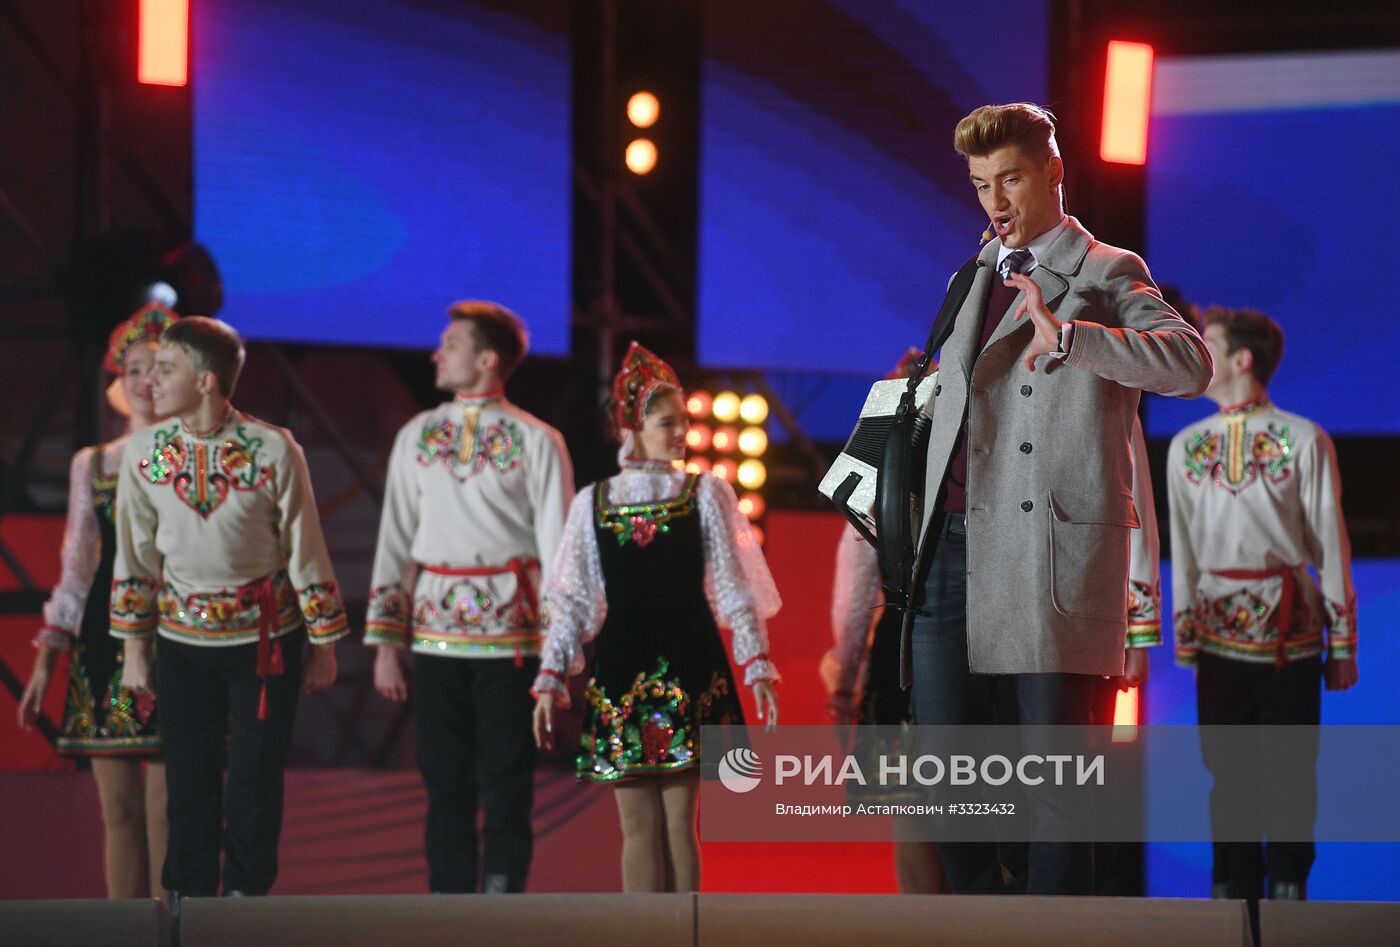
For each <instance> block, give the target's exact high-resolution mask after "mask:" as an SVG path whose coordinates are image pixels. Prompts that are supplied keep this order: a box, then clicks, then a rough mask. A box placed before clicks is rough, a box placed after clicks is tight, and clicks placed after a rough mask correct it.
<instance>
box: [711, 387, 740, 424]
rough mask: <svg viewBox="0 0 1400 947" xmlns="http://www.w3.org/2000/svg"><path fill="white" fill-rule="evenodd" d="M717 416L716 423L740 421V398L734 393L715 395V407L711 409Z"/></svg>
mask: <svg viewBox="0 0 1400 947" xmlns="http://www.w3.org/2000/svg"><path fill="white" fill-rule="evenodd" d="M710 410H711V411H713V412H714V414H715V420H716V421H723V422H725V423H726V424H728V423H730V422H731V421H737V420H738V419H739V396H738V395H736V394H735V393H734V392H732V391H721V392H720V393H719V394H717V395H715V402H714V405H713V406H711V408H710Z"/></svg>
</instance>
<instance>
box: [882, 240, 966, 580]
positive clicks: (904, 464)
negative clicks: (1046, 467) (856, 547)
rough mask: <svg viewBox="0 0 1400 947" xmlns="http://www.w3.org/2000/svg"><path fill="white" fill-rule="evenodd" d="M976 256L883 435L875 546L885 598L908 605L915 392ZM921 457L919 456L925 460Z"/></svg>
mask: <svg viewBox="0 0 1400 947" xmlns="http://www.w3.org/2000/svg"><path fill="white" fill-rule="evenodd" d="M978 265H979V263H978V259H977V257H976V256H974V257H972V259H970V260H968V261H967V262H966V263H964V264H963V265H962V267H961V268H959V270H958V272H957V273H956V274H955V275H954V276H953V279H952V282H950V283H949V284H948V292H947V294H946V295H944V297H943V305H942V306H940V307H939V310H938V315H937V317H935V318H934V320H933V329H932V331H931V332H929V336H928V342H927V343H926V344H925V345H924V354H923V355H922V356H921V357H920V358H919V361H918V364H917V365H916V366H915V368H914V374H913V375H911V376H910V378H909V384H908V386H907V387H906V388H905V389H904V394H903V395H902V396H901V397H900V401H899V407H898V408H897V409H896V411H895V415H894V422H893V424H892V425H891V427H890V432H889V435H888V436H887V437H886V439H885V449H884V455H883V462H882V463H881V464H880V469H879V472H878V474H877V475H876V481H875V483H876V486H875V510H874V513H875V523H876V532H877V537H878V540H879V543H878V545H877V547H876V548H877V550H878V553H879V560H880V573H881V577H882V580H883V583H882V584H883V585H884V587H885V593H886V601H887V603H888V604H891V605H894V606H895V607H897V608H908V607H909V604H910V600H911V597H912V594H913V591H914V590H913V588H912V586H913V581H914V567H915V559H916V555H917V550H916V548H915V539H916V537H915V535H914V531H915V529H916V526H915V524H916V523H919V522H921V521H922V517H921V516H920V515H919V514H920V512H921V511H920V508H919V505H918V504H919V499H918V494H919V489H918V488H921V487H922V486H923V484H914V483H911V482H910V481H911V479H912V477H911V474H912V472H913V471H914V469H915V468H917V469H919V470H922V469H923V464H922V463H917V462H916V459H915V458H914V457H913V450H914V439H915V438H914V435H915V425H916V423H917V421H918V418H917V412H916V411H915V410H914V397H915V393H916V392H917V390H918V387H919V382H920V381H922V380H923V377H924V373H925V372H926V371H927V370H928V366H929V362H930V361H932V359H933V353H934V352H936V351H938V349H939V348H940V347H941V346H942V345H943V343H944V342H946V341H947V339H948V336H950V335H951V334H952V332H953V324H954V321H955V320H956V319H957V315H958V310H959V309H961V308H962V304H963V301H964V300H965V299H967V294H968V292H969V291H970V290H971V289H972V280H973V278H974V277H975V276H976V275H977V267H978ZM921 459H922V458H920V460H921Z"/></svg>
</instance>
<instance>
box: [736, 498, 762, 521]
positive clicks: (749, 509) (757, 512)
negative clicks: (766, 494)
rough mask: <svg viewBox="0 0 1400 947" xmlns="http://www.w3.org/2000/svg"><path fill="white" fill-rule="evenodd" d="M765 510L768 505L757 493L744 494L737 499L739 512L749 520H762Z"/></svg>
mask: <svg viewBox="0 0 1400 947" xmlns="http://www.w3.org/2000/svg"><path fill="white" fill-rule="evenodd" d="M767 509H768V505H767V504H766V503H764V502H763V497H761V496H759V495H758V494H757V493H745V494H744V495H743V496H741V497H740V498H739V512H740V513H743V514H744V515H745V516H747V517H748V518H749V519H751V520H756V519H760V518H762V516H763V514H764V512H765V511H766V510H767Z"/></svg>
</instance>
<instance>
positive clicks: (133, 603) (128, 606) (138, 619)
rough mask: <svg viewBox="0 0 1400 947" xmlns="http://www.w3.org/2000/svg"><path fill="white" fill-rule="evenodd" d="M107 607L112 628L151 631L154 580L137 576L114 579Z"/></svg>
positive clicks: (154, 607) (154, 592)
mask: <svg viewBox="0 0 1400 947" xmlns="http://www.w3.org/2000/svg"><path fill="white" fill-rule="evenodd" d="M108 607H109V609H110V611H111V616H110V621H111V623H112V628H113V629H114V630H116V631H125V632H131V633H142V632H148V631H151V630H152V627H153V626H154V624H155V617H156V584H155V582H153V581H151V580H150V579H138V578H131V579H120V580H117V581H114V582H113V583H112V596H111V599H110V600H109V605H108Z"/></svg>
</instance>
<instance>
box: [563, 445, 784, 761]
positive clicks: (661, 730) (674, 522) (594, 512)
mask: <svg viewBox="0 0 1400 947" xmlns="http://www.w3.org/2000/svg"><path fill="white" fill-rule="evenodd" d="M615 487H616V488H619V493H620V494H621V495H620V496H619V495H616V494H614V493H613V489H614V488H615ZM735 502H736V501H735V497H734V493H733V491H732V490H731V489H730V488H729V486H728V485H727V484H725V483H723V482H721V481H718V480H716V479H715V478H714V477H711V476H709V475H708V474H694V473H692V474H686V473H684V472H681V471H676V470H673V469H672V468H669V467H661V468H659V469H657V468H656V467H655V466H652V467H651V468H650V469H648V468H647V467H643V466H638V467H632V468H627V467H625V468H624V470H623V473H622V474H620V475H619V476H618V477H614V478H611V479H610V480H607V481H603V482H600V483H597V484H594V485H593V486H592V487H590V488H588V489H587V490H585V491H583V492H582V493H580V494H579V496H578V498H577V499H576V500H575V501H574V508H573V509H572V510H571V511H570V515H569V524H568V525H567V526H566V529H565V538H564V541H563V543H562V552H561V555H560V557H559V561H558V563H557V564H556V569H555V573H556V574H555V575H553V576H551V577H550V579H549V582H548V584H547V587H546V593H545V600H546V606H547V612H548V616H549V617H548V623H549V628H548V631H547V634H548V638H547V640H546V645H545V649H544V654H543V655H542V656H541V664H542V671H541V675H540V678H539V679H538V681H537V689H543V688H548V689H552V690H554V691H555V692H556V693H558V692H561V691H562V687H561V686H560V682H562V680H563V677H564V672H565V671H566V670H567V671H576V670H581V669H582V663H583V662H582V657H581V646H582V643H583V642H584V641H586V640H588V639H589V638H592V637H594V635H595V634H596V636H597V644H596V647H595V650H594V657H593V664H592V675H591V679H590V680H589V682H588V686H587V688H586V690H585V692H584V701H585V705H584V720H583V734H582V739H581V744H580V748H579V754H578V760H577V768H578V775H579V778H581V779H588V780H592V781H594V782H614V781H617V780H620V779H625V778H628V777H633V776H645V775H651V774H658V773H666V772H674V771H678V770H682V769H686V768H689V767H692V766H695V765H696V764H697V763H699V750H700V729H699V728H700V727H702V726H708V725H723V724H730V725H741V724H742V723H743V720H744V716H743V710H742V708H741V706H740V702H739V694H738V685H737V684H736V682H735V676H734V673H733V672H732V671H731V669H730V662H729V657H728V656H727V655H726V654H725V647H724V639H723V638H722V637H721V635H720V631H719V627H718V625H719V622H717V621H716V618H717V616H718V618H719V620H720V621H723V622H725V623H726V624H729V625H730V626H731V627H732V628H733V646H734V656H735V662H736V663H738V664H741V665H742V666H744V668H745V670H746V675H745V680H746V683H751V682H752V681H755V680H762V679H772V678H774V677H775V676H776V672H775V671H774V670H773V668H772V666H771V664H770V663H769V661H768V655H767V633H766V628H765V626H764V624H763V619H764V618H765V617H766V616H767V615H768V614H772V612H774V611H776V609H777V594H776V590H775V589H774V588H773V586H772V578H771V576H769V574H768V571H767V568H766V566H765V565H764V564H763V559H762V555H761V553H759V552H758V549H757V541H756V539H755V538H754V536H753V533H752V531H751V530H750V529H749V527H748V524H747V522H745V521H744V520H743V518H742V516H741V515H740V514H738V512H737V510H736V509H734V504H735ZM585 504H586V507H585ZM585 517H586V520H585ZM585 530H586V531H587V533H588V534H591V535H584V531H585ZM571 559H572V560H575V561H570V560H571ZM595 573H596V574H595ZM595 582H596V584H597V585H598V586H601V588H596V587H595V585H594V583H595Z"/></svg>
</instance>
